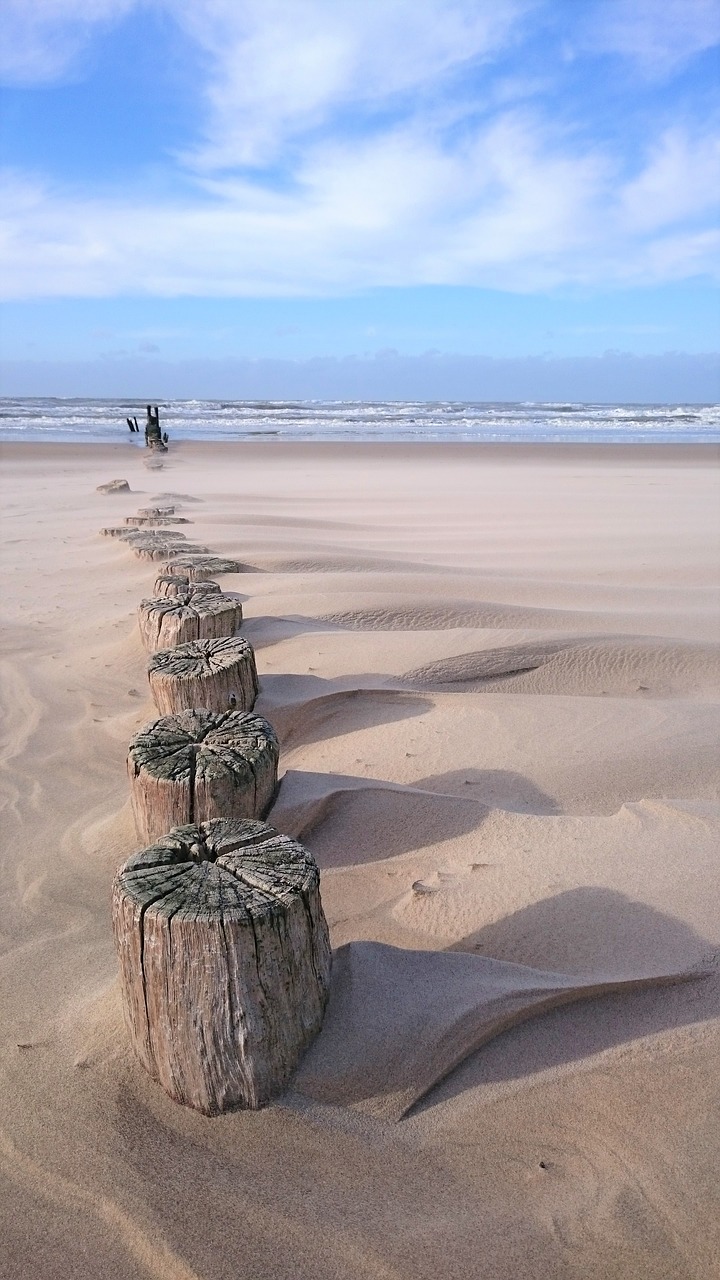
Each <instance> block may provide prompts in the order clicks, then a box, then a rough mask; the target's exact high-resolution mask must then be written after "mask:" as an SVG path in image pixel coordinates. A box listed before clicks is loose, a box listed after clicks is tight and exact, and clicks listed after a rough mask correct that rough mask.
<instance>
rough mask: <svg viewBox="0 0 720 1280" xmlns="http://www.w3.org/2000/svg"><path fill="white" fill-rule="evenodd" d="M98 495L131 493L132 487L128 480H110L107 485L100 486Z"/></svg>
mask: <svg viewBox="0 0 720 1280" xmlns="http://www.w3.org/2000/svg"><path fill="white" fill-rule="evenodd" d="M97 492H98V493H129V492H130V485H129V484H128V482H127V480H108V482H107V484H99V485H98V487H97Z"/></svg>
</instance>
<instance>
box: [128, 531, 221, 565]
mask: <svg viewBox="0 0 720 1280" xmlns="http://www.w3.org/2000/svg"><path fill="white" fill-rule="evenodd" d="M174 538H175V535H174V534H173V537H172V538H169V537H165V536H164V534H162V533H156V532H153V531H152V530H148V532H147V533H142V534H140V537H139V538H133V539H132V541H131V543H130V546H131V547H132V549H133V551H134V552H135V555H136V556H137V557H138V559H139V560H167V558H168V556H171V555H174V553H175V552H176V551H177V550H178V543H177V542H175V541H174ZM182 550H183V551H187V553H188V555H190V554H191V553H194V554H196V555H204V554H205V552H206V551H208V550H209V548H208V547H203V546H200V545H199V544H197V545H196V544H195V543H192V542H184V543H183V544H182Z"/></svg>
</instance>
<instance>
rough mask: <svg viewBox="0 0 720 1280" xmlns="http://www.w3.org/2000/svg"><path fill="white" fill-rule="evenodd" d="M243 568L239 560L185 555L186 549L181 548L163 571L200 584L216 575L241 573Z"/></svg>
mask: <svg viewBox="0 0 720 1280" xmlns="http://www.w3.org/2000/svg"><path fill="white" fill-rule="evenodd" d="M245 567H246V566H245V565H243V564H241V563H240V561H239V560H227V559H226V558H225V557H224V556H213V555H204V556H202V555H194V554H187V548H186V547H182V548H178V552H177V555H175V556H173V559H172V560H170V561H169V562H168V564H166V566H165V571H166V572H167V573H182V574H186V575H187V577H188V578H191V579H192V581H193V582H202V581H203V579H205V578H212V576H213V574H216V573H242V572H243V571H244V569H245Z"/></svg>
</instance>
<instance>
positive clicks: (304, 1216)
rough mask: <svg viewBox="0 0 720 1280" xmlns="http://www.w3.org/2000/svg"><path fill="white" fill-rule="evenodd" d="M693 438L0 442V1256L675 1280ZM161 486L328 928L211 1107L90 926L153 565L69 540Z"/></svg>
mask: <svg viewBox="0 0 720 1280" xmlns="http://www.w3.org/2000/svg"><path fill="white" fill-rule="evenodd" d="M713 457H714V455H713V453H712V451H709V450H702V449H699V450H689V451H687V452H686V453H685V454H683V455H679V454H678V453H677V452H676V451H674V450H671V451H668V452H663V451H658V450H651V451H646V452H643V451H642V450H636V449H632V448H631V449H624V450H620V449H618V450H614V449H606V450H587V451H585V452H583V451H582V450H581V451H577V450H563V449H558V450H554V449H552V448H550V447H548V451H546V452H544V453H542V454H541V455H538V454H537V451H536V452H535V453H532V452H527V451H525V450H524V449H521V448H518V449H514V450H492V449H490V450H483V449H482V448H477V449H465V448H463V447H458V448H453V447H448V448H445V447H442V448H440V447H438V448H431V447H427V448H425V447H420V446H419V447H418V448H410V449H406V448H402V449H401V448H395V447H387V448H384V449H383V448H379V447H378V448H375V447H373V446H364V447H357V448H340V447H336V446H327V447H324V446H308V447H307V448H305V447H304V446H298V447H296V448H294V447H290V446H287V447H285V446H277V445H273V446H261V445H252V446H225V445H212V446H203V447H200V446H185V445H181V446H178V445H174V446H171V451H170V452H169V453H168V454H167V455H165V456H164V457H163V460H162V475H161V477H158V476H156V475H155V474H154V473H152V474H148V473H147V472H145V471H144V469H143V467H142V458H141V454H140V453H136V452H134V451H133V450H132V449H130V448H129V446H128V445H127V443H125V442H124V443H123V445H118V446H117V447H116V446H104V447H97V448H95V447H87V446H82V447H81V446H78V447H74V446H54V447H50V446H35V445H33V446H23V445H18V446H10V447H8V448H7V449H6V450H5V451H4V459H3V461H4V475H5V481H4V487H5V492H4V498H5V501H4V517H3V534H4V539H3V551H2V555H3V564H2V579H3V582H2V585H3V588H4V593H3V594H4V610H5V625H4V634H3V650H2V658H1V659H0V703H1V706H2V713H3V722H2V741H1V742H0V762H1V763H2V775H1V786H2V792H1V799H2V805H3V810H2V825H3V843H4V853H3V860H2V863H1V864H0V984H1V986H2V991H3V1019H2V1037H1V1039H0V1072H1V1074H2V1089H0V1172H1V1173H2V1178H3V1181H2V1184H1V1185H2V1192H0V1238H1V1239H2V1242H3V1243H2V1254H1V1255H0V1256H1V1257H2V1268H0V1269H3V1275H5V1274H7V1276H8V1277H9V1280H21V1278H22V1280H25V1277H27V1276H30V1275H33V1276H34V1275H37V1276H43V1277H44V1276H48V1277H58V1280H69V1277H71V1276H76V1275H92V1276H93V1277H95V1276H98V1277H101V1278H103V1280H104V1278H105V1277H107V1278H108V1280H125V1277H127V1278H128V1280H130V1277H133V1278H135V1277H137V1276H138V1275H147V1276H151V1277H153V1278H155V1277H157V1278H158V1280H176V1278H177V1280H190V1278H197V1280H200V1278H201V1277H202V1280H222V1278H223V1277H225V1276H227V1275H240V1274H242V1275H243V1276H248V1277H251V1278H254V1277H258V1280H259V1278H260V1277H266V1276H269V1275H272V1276H273V1277H275V1276H277V1277H280V1278H281V1280H305V1278H307V1280H338V1277H341V1278H342V1280H356V1278H359V1280H366V1278H367V1280H431V1278H432V1280H436V1278H437V1277H438V1276H443V1277H444V1276H453V1277H456V1276H457V1277H458V1278H459V1280H463V1278H465V1277H466V1278H467V1280H471V1278H472V1280H475V1277H476V1276H478V1275H479V1274H482V1275H483V1276H484V1277H487V1278H488V1280H515V1277H517V1276H519V1275H522V1276H527V1277H531V1278H532V1280H535V1278H537V1280H541V1278H542V1280H547V1277H553V1278H554V1277H558V1278H559V1280H584V1278H585V1277H587V1276H592V1277H593V1278H595V1277H597V1278H598V1280H625V1277H627V1276H633V1277H638V1278H639V1280H677V1277H679V1276H683V1277H684V1276H688V1277H690V1276H692V1277H693V1278H694V1280H711V1277H712V1278H713V1280H714V1277H715V1275H716V1274H717V1260H718V1257H720V1227H718V1223H720V1196H719V1195H718V1190H717V1176H716V1175H717V1157H718V1149H719V1148H720V1121H719V1120H718V1110H717V1106H716V1095H717V1062H718V1057H719V1056H720V1043H719V1038H720V978H719V977H718V967H717V957H718V952H719V951H720V912H718V906H717V904H718V901H719V894H718V890H719V889H720V855H719V853H718V850H720V793H719V786H718V770H717V759H718V702H719V701H720V698H719V697H718V684H719V683H720V682H719V680H718V674H719V671H718V652H719V650H718V641H719V640H720V628H719V619H720V607H719V604H718V598H719V597H718V581H717V552H718V547H719V545H720V529H719V528H718V521H717V511H718V510H720V503H718V501H717V499H718V479H717V470H716V468H715V464H714V461H713ZM113 475H117V476H123V475H125V476H127V478H128V480H129V482H130V492H125V493H119V494H114V495H111V496H106V495H102V494H99V493H97V485H98V484H100V483H102V482H103V481H105V480H107V479H108V478H109V477H111V476H113ZM158 486H159V487H160V488H161V489H166V490H167V492H158V491H157V490H158ZM163 503H167V504H175V505H176V507H177V509H178V510H181V509H184V514H185V515H186V516H191V517H192V521H193V526H192V541H193V543H194V544H197V545H207V546H209V547H211V548H212V549H213V552H214V553H217V554H221V555H225V556H228V557H230V558H234V559H237V560H238V561H239V562H241V563H242V564H243V566H244V570H245V571H244V572H242V573H238V574H226V575H224V576H223V577H222V579H221V582H222V586H223V589H224V590H228V591H230V592H232V593H235V594H237V595H238V596H239V598H240V599H241V600H242V602H243V611H244V615H245V619H246V621H245V624H244V628H243V629H244V633H245V634H246V635H247V637H248V638H249V639H250V640H251V642H252V644H253V645H254V646H255V648H256V652H257V659H258V669H259V674H260V680H261V693H260V698H259V699H258V703H257V708H256V709H257V710H258V711H259V712H260V713H261V714H263V715H266V716H267V717H268V718H269V719H270V720H271V721H272V722H273V724H274V725H275V727H276V729H277V730H278V733H279V735H280V738H281V742H282V757H281V772H282V773H283V777H282V781H281V785H280V789H279V792H278V795H277V798H276V802H275V805H274V808H273V811H272V820H273V821H274V822H275V823H276V824H277V826H278V827H279V828H280V829H281V830H284V831H287V832H289V833H291V834H294V835H298V836H300V837H301V838H302V840H303V841H304V842H305V843H306V844H307V846H308V848H309V849H311V851H312V852H313V853H314V855H315V856H316V858H317V860H318V863H319V865H320V867H321V875H322V895H323V902H324V905H325V910H326V913H327V916H328V920H329V923H330V927H331V934H332V940H333V946H334V948H335V965H334V972H333V981H332V994H331V1005H330V1010H329V1013H328V1017H327V1019H326V1022H325V1025H324V1028H323V1030H322V1032H321V1034H320V1036H319V1037H318V1039H317V1041H316V1042H315V1044H314V1046H313V1048H312V1049H311V1051H310V1052H309V1054H308V1055H307V1056H306V1058H305V1059H304V1060H303V1062H302V1063H301V1066H300V1069H299V1071H298V1073H297V1074H296V1077H295V1079H294V1081H293V1083H292V1087H291V1089H290V1091H289V1092H288V1094H287V1095H286V1096H285V1097H284V1098H283V1099H281V1100H279V1101H278V1102H277V1103H276V1104H274V1105H273V1106H271V1107H269V1108H267V1109H266V1110H265V1111H263V1112H261V1113H258V1114H247V1113H236V1114H232V1115H226V1116H223V1117H219V1118H217V1119H215V1120H208V1119H206V1118H204V1117H201V1116H199V1115H195V1114H193V1113H191V1112H189V1111H187V1110H184V1109H183V1108H180V1107H177V1106H176V1105H175V1104H173V1103H171V1102H170V1100H169V1099H168V1098H167V1097H166V1096H165V1095H164V1094H163V1093H162V1091H161V1090H159V1089H158V1087H157V1086H156V1085H154V1084H153V1082H152V1081H151V1080H149V1079H148V1078H147V1077H146V1076H145V1075H144V1073H143V1072H142V1070H141V1069H140V1068H139V1067H138V1065H137V1064H136V1062H135V1061H134V1059H133V1057H132V1054H131V1051H130V1049H129V1046H128V1042H127V1039H126V1037H125V1034H124V1029H123V1026H122V1017H121V1010H120V1004H119V999H118V989H117V980H116V961H115V955H114V951H113V946H112V940H111V933H110V925H109V888H110V883H111V880H112V876H113V873H114V871H115V869H116V868H117V866H118V865H119V864H120V863H121V862H122V861H123V860H124V859H125V858H127V857H128V856H129V854H130V853H131V852H133V850H134V849H135V848H136V847H137V838H136V835H135V831H134V828H133V823H132V815H131V812H130V807H129V803H128V795H127V782H126V777H125V753H126V749H127V744H128V741H129V739H130V737H131V736H132V735H133V733H134V732H135V731H136V730H137V729H138V728H139V727H140V726H141V725H142V724H143V723H146V722H147V721H148V720H149V719H152V718H153V714H154V713H153V707H152V704H151V702H150V699H149V694H148V686H147V681H146V673H145V664H146V655H145V654H144V652H143V648H142V645H141V643H140V639H139V636H138V633H137V626H136V621H135V611H136V608H137V603H138V601H139V600H140V599H141V598H143V597H144V596H147V595H148V593H149V590H150V588H151V586H152V582H153V580H154V576H155V571H156V569H157V565H156V564H155V563H153V562H150V561H141V560H138V559H136V558H135V557H134V556H133V555H131V554H130V553H129V548H128V547H127V546H123V545H121V544H120V543H119V541H118V540H115V539H109V538H100V537H98V531H99V530H100V529H101V528H103V527H115V526H117V527H121V526H122V524H123V522H124V519H125V517H126V516H132V515H134V514H135V513H136V512H137V510H138V508H139V507H145V506H150V505H162V504H163ZM258 570H261V572H258Z"/></svg>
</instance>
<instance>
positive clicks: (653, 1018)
mask: <svg viewBox="0 0 720 1280" xmlns="http://www.w3.org/2000/svg"><path fill="white" fill-rule="evenodd" d="M449 950H450V951H451V952H452V953H457V952H465V953H468V952H471V953H472V954H474V955H479V954H486V955H488V956H489V955H491V956H492V957H493V959H495V958H496V957H497V958H501V959H502V960H503V961H504V962H505V963H512V964H517V965H523V966H528V967H532V968H539V969H541V970H548V969H549V970H551V971H553V972H558V971H559V972H562V973H568V970H572V969H573V968H575V969H576V967H577V958H578V957H580V956H582V957H583V972H582V974H581V975H579V977H578V979H577V980H578V981H586V980H587V979H588V977H591V976H592V973H594V972H598V971H604V972H611V973H615V974H627V975H631V974H633V973H641V972H646V973H647V972H651V971H654V972H656V973H661V972H670V971H675V972H678V973H680V972H682V971H685V972H688V973H690V974H691V975H692V973H693V971H694V977H692V978H691V980H690V981H687V982H679V983H670V984H668V985H664V984H659V985H653V984H650V985H648V986H646V987H645V988H643V989H640V990H634V991H632V992H629V991H623V990H622V989H621V990H618V991H616V992H608V993H606V994H602V993H601V994H600V995H599V996H598V997H597V998H595V999H593V1000H592V1002H588V1001H587V1000H584V1001H583V1000H579V1001H578V1002H577V1003H574V1004H573V1007H572V1008H569V1007H562V1008H560V1007H558V1008H556V1009H554V1010H552V1011H548V1012H546V1013H545V1014H544V1016H543V1017H541V1018H535V1019H533V1021H532V1024H531V1025H524V1026H520V1025H517V1026H514V1027H511V1028H508V1029H507V1030H506V1031H505V1032H504V1034H503V1035H501V1036H499V1037H498V1038H497V1039H496V1040H494V1041H493V1043H492V1044H488V1045H487V1046H486V1047H483V1048H482V1049H481V1050H480V1051H473V1052H471V1053H470V1054H469V1055H468V1057H467V1059H466V1060H465V1062H463V1063H462V1064H460V1065H458V1066H457V1067H456V1068H455V1069H453V1070H452V1072H451V1073H450V1074H449V1075H448V1076H447V1078H446V1079H444V1080H443V1081H442V1082H440V1083H438V1085H437V1086H436V1087H434V1088H433V1089H432V1092H430V1093H428V1095H427V1096H426V1097H425V1098H424V1099H423V1100H422V1102H420V1103H419V1105H418V1107H417V1108H416V1109H419V1110H423V1109H427V1108H429V1107H432V1106H435V1105H437V1104H438V1103H441V1102H445V1101H448V1100H449V1099H451V1098H454V1097H457V1096H459V1095H460V1094H462V1093H464V1092H466V1091H467V1090H469V1089H473V1088H477V1087H478V1086H481V1085H490V1084H500V1083H504V1082H507V1081H511V1080H518V1079H522V1078H525V1077H528V1076H531V1075H535V1074H537V1073H539V1072H541V1071H547V1070H550V1069H552V1068H557V1067H563V1066H567V1065H568V1064H569V1063H572V1062H578V1061H581V1060H583V1059H586V1058H589V1057H592V1056H593V1055H595V1054H598V1053H601V1052H603V1051H604V1050H607V1049H612V1048H614V1047H616V1046H618V1045H621V1044H629V1043H632V1042H633V1041H636V1040H640V1039H643V1038H645V1037H648V1036H653V1035H658V1034H659V1033H661V1032H664V1031H671V1030H673V1029H675V1028H679V1027H683V1026H690V1025H693V1024H696V1023H700V1022H706V1021H709V1020H712V1019H715V1018H718V1017H720V972H718V952H717V944H714V943H712V942H710V941H708V940H707V939H705V938H703V937H702V936H701V935H700V934H698V933H697V932H696V931H695V930H694V929H692V928H691V927H690V926H688V925H686V924H684V923H683V922H682V921H680V920H678V919H677V918H676V917H674V916H669V915H667V914H665V913H664V912H661V911H657V910H655V909H654V908H653V907H650V906H648V905H647V904H645V903H642V902H637V901H635V900H633V899H631V898H627V897H626V896H625V895H624V894H621V893H616V892H614V891H612V890H609V889H601V888H593V887H583V888H579V889H573V890H569V891H568V892H566V893H561V894H558V895H557V896H556V897H551V898H546V899H544V900H543V901H542V902H538V903H535V904H534V905H533V906H531V907H526V908H524V909H523V910H521V911H516V912H513V913H512V915H509V916H506V917H505V918H504V919H503V920H499V921H497V922H496V923H494V924H492V925H488V926H486V927H485V928H484V929H481V930H478V931H477V932H476V933H474V934H472V935H470V936H469V937H467V938H464V939H463V940H462V941H461V942H459V943H457V944H455V945H454V946H453V947H452V948H450V949H449ZM573 961H575V964H573Z"/></svg>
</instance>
